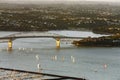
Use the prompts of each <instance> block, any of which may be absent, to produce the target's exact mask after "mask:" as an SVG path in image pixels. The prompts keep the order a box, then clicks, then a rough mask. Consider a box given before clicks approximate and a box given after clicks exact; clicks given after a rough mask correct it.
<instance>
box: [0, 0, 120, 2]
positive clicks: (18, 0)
mask: <svg viewBox="0 0 120 80" xmlns="http://www.w3.org/2000/svg"><path fill="white" fill-rule="evenodd" d="M39 1H44V2H45V1H56V2H57V1H60V2H61V1H62V2H64V1H68V2H69V1H105V2H120V0H0V2H39Z"/></svg>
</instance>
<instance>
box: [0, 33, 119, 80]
mask: <svg viewBox="0 0 120 80" xmlns="http://www.w3.org/2000/svg"><path fill="white" fill-rule="evenodd" d="M0 33H1V35H7V34H8V35H9V34H11V33H13V32H0ZM49 33H59V34H61V35H67V36H80V37H82V36H86V37H87V36H101V35H98V34H97V35H96V34H93V33H92V32H83V31H49ZM0 44H1V45H0V48H1V49H0V67H6V68H15V69H24V70H30V71H38V69H37V65H38V64H40V66H41V68H42V71H41V72H45V73H52V74H59V75H68V76H74V77H84V78H86V79H88V80H119V79H120V75H119V74H120V69H119V67H120V63H119V61H120V57H119V56H120V50H119V47H107V48H106V47H76V46H74V45H72V44H66V42H64V41H62V42H61V48H60V49H56V47H55V45H56V44H55V40H54V39H51V38H49V39H44V38H42V39H41V38H34V39H32V38H28V39H17V40H15V41H14V42H13V51H12V52H8V51H7V50H6V48H7V43H0ZM105 65H106V67H105Z"/></svg>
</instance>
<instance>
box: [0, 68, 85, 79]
mask: <svg viewBox="0 0 120 80" xmlns="http://www.w3.org/2000/svg"><path fill="white" fill-rule="evenodd" d="M2 73H3V74H4V75H2ZM45 77H49V78H45ZM0 79H2V80H3V79H15V80H23V79H24V80H25V79H27V80H28V79H29V80H33V79H40V80H65V79H69V80H86V79H83V78H78V77H70V76H61V75H55V74H47V73H40V72H33V71H25V70H18V69H9V68H0Z"/></svg>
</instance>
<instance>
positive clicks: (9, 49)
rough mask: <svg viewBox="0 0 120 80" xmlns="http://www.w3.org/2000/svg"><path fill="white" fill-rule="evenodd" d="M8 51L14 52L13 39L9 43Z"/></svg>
mask: <svg viewBox="0 0 120 80" xmlns="http://www.w3.org/2000/svg"><path fill="white" fill-rule="evenodd" d="M8 51H12V39H9V41H8Z"/></svg>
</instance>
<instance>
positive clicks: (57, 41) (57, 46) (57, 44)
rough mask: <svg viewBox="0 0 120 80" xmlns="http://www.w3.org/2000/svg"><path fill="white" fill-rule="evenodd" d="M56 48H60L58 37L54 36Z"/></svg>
mask: <svg viewBox="0 0 120 80" xmlns="http://www.w3.org/2000/svg"><path fill="white" fill-rule="evenodd" d="M56 48H60V38H56Z"/></svg>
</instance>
